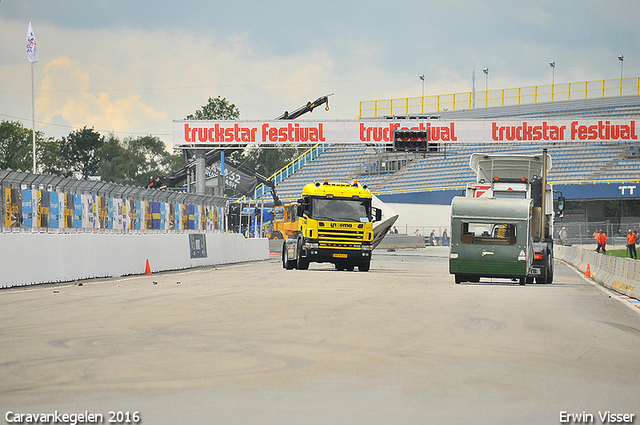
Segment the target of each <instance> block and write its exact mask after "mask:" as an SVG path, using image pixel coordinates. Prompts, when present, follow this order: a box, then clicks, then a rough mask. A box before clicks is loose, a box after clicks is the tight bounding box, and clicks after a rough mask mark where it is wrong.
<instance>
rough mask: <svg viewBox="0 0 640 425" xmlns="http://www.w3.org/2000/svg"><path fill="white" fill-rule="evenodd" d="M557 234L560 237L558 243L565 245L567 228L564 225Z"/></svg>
mask: <svg viewBox="0 0 640 425" xmlns="http://www.w3.org/2000/svg"><path fill="white" fill-rule="evenodd" d="M558 236H559V237H560V244H562V245H566V244H567V229H565V228H564V227H563V228H562V229H560V232H558Z"/></svg>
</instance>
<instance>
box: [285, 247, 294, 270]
mask: <svg viewBox="0 0 640 425" xmlns="http://www.w3.org/2000/svg"><path fill="white" fill-rule="evenodd" d="M282 267H284V268H285V269H287V270H293V267H294V263H293V261H292V260H290V259H289V251H287V244H286V243H284V244H282Z"/></svg>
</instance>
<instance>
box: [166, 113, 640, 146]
mask: <svg viewBox="0 0 640 425" xmlns="http://www.w3.org/2000/svg"><path fill="white" fill-rule="evenodd" d="M636 124H637V123H636V120H526V121H493V120H457V121H439V120H429V121H427V120H413V119H412V120H387V121H366V120H363V121H356V120H344V121H339V120H336V121H295V122H293V121H235V120H232V121H187V120H180V121H174V122H173V142H174V145H175V146H177V147H185V148H186V147H188V148H197V147H203V148H211V147H221V148H224V147H243V146H246V145H250V144H258V145H266V146H278V145H314V144H317V143H344V144H363V143H366V144H376V145H392V144H393V142H394V137H395V134H396V133H397V132H411V131H418V132H426V134H427V140H428V141H429V142H438V143H445V144H448V143H478V142H487V143H505V142H528V141H531V142H535V141H549V142H592V141H597V142H600V141H618V142H624V141H637V140H638V132H640V128H639V127H638V126H637V125H636Z"/></svg>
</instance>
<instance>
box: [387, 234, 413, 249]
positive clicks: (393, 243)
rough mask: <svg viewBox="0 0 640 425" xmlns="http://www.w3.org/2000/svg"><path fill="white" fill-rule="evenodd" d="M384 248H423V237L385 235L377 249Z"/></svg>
mask: <svg viewBox="0 0 640 425" xmlns="http://www.w3.org/2000/svg"><path fill="white" fill-rule="evenodd" d="M384 248H424V236H414V235H395V234H393V233H389V234H387V236H385V237H384V239H383V240H382V242H380V245H378V248H377V249H384Z"/></svg>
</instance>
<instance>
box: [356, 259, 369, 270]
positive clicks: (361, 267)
mask: <svg viewBox="0 0 640 425" xmlns="http://www.w3.org/2000/svg"><path fill="white" fill-rule="evenodd" d="M370 267H371V262H369V261H367V262H366V263H360V264H359V265H358V271H361V272H368V271H369V268H370Z"/></svg>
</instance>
